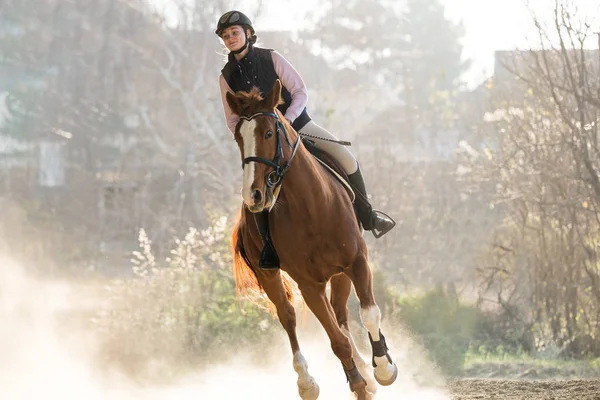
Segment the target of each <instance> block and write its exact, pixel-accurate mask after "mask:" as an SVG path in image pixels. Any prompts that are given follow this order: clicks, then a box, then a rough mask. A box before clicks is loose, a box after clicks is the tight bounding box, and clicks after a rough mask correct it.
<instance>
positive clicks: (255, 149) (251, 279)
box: [227, 80, 398, 400]
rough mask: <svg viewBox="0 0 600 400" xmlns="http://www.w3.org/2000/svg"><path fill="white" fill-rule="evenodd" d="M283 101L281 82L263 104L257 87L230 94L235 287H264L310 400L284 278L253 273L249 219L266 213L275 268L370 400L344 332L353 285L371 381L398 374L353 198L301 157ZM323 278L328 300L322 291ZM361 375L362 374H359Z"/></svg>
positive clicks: (254, 236)
mask: <svg viewBox="0 0 600 400" xmlns="http://www.w3.org/2000/svg"><path fill="white" fill-rule="evenodd" d="M280 95H281V83H280V82H279V80H277V81H276V82H275V84H274V86H273V88H272V89H271V91H270V92H269V93H268V94H267V95H266V96H265V97H264V98H263V97H261V95H260V93H259V91H258V89H256V88H255V89H253V90H252V91H250V92H248V93H245V92H238V93H236V94H235V95H234V94H231V93H227V103H228V104H229V106H230V107H231V109H232V111H233V112H234V113H235V114H236V115H239V117H240V122H239V123H238V125H237V127H236V130H235V140H236V142H237V144H238V146H239V148H240V152H241V158H242V163H243V168H244V173H243V188H242V197H243V204H242V210H241V214H240V218H239V220H238V222H237V225H236V226H235V228H234V230H233V236H232V251H233V254H234V273H235V278H236V285H237V288H238V290H242V291H246V290H248V289H256V290H259V291H264V293H266V295H267V296H268V298H269V299H270V300H271V302H272V303H273V304H274V306H275V308H276V311H277V316H278V317H279V321H280V322H281V324H282V325H283V328H284V329H285V330H286V332H287V334H288V336H289V340H290V345H291V347H292V353H293V357H294V358H293V365H294V370H295V371H296V372H297V373H298V392H299V394H300V397H301V398H302V399H303V400H309V399H311V400H312V399H316V398H317V397H318V396H319V386H318V385H317V384H316V382H315V380H314V378H313V377H312V376H311V375H310V374H309V373H308V365H307V363H306V360H305V359H304V357H303V355H302V353H301V352H300V346H299V344H298V338H297V336H296V314H295V311H294V307H293V305H292V303H291V299H292V297H291V295H292V293H291V286H290V285H291V282H289V281H288V278H287V277H286V276H285V275H282V274H281V271H280V270H279V269H262V268H259V267H258V260H259V256H260V253H261V250H262V247H263V243H262V239H261V236H260V234H259V231H258V228H257V226H256V223H255V221H254V217H253V215H252V213H256V212H261V211H263V210H265V209H268V210H270V213H269V230H270V234H271V238H272V242H273V244H274V246H275V248H276V249H277V253H278V254H279V258H280V260H281V270H283V271H285V272H286V273H287V274H288V275H289V277H291V278H292V279H293V280H294V281H295V282H296V284H297V286H298V289H299V290H300V292H301V294H302V297H303V298H304V301H305V303H306V304H307V305H308V307H309V308H310V309H311V311H312V312H313V313H314V315H315V316H316V317H317V319H318V320H319V322H320V323H321V324H322V325H323V328H324V329H325V331H326V332H327V335H328V336H329V338H330V340H331V348H332V350H333V353H334V354H335V355H336V356H337V357H338V358H339V359H340V361H341V362H342V365H343V368H344V372H345V373H346V376H347V378H348V381H349V384H350V389H351V390H352V391H353V392H354V393H355V396H356V397H357V398H358V399H359V400H362V399H369V398H371V396H372V394H373V393H374V392H375V387H374V386H375V383H374V382H373V380H372V379H371V377H370V372H369V369H368V364H367V363H366V362H365V361H364V360H363V359H362V357H361V356H360V354H359V352H358V350H357V348H356V345H355V344H354V341H353V339H352V336H351V335H350V331H349V329H348V308H347V302H348V297H349V295H350V291H351V289H352V284H354V288H355V291H356V294H357V296H358V299H359V301H360V317H361V321H362V323H363V325H364V326H365V327H366V329H367V330H368V332H369V339H370V341H371V347H372V350H373V359H372V364H373V367H374V376H375V379H376V380H377V382H379V383H380V384H381V385H391V384H392V383H393V382H394V381H395V380H396V377H397V375H398V368H397V367H396V365H395V364H394V363H393V361H392V358H391V357H390V355H389V354H388V349H387V345H386V343H385V338H384V336H383V335H382V334H381V331H380V320H381V313H380V311H379V307H378V306H377V304H376V303H375V298H374V296H373V286H372V273H371V269H370V267H369V264H368V252H367V246H366V244H365V241H364V240H363V237H362V232H361V228H360V226H359V224H358V222H357V219H356V216H355V212H354V208H353V205H352V199H351V198H350V196H349V195H348V193H347V192H346V189H345V188H344V187H343V186H342V185H341V184H340V183H339V182H338V181H336V179H335V178H334V177H333V175H332V174H330V173H329V172H328V171H327V170H326V169H325V168H324V167H323V166H322V165H321V164H320V163H319V162H318V160H317V159H315V157H313V155H312V154H310V153H309V152H308V150H307V149H306V148H305V146H304V145H303V144H302V141H301V138H300V136H299V135H298V133H297V132H296V131H294V129H293V128H292V127H291V125H290V124H289V122H288V121H287V120H286V119H285V118H284V117H283V115H282V114H281V113H280V112H279V110H278V109H277V108H276V107H277V105H278V104H280ZM284 180H285V182H284ZM328 282H330V283H331V299H328V298H327V295H326V290H325V289H326V286H327V283H328ZM361 373H362V374H361ZM366 374H369V376H363V375H366ZM365 377H366V378H367V380H368V381H369V384H367V381H366V380H365Z"/></svg>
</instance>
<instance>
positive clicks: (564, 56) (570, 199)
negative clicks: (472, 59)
mask: <svg viewBox="0 0 600 400" xmlns="http://www.w3.org/2000/svg"><path fill="white" fill-rule="evenodd" d="M552 11H553V12H552V15H553V18H552V20H551V22H550V26H551V28H550V29H547V28H546V27H545V26H544V24H543V23H542V21H541V20H540V19H539V18H537V17H536V16H534V23H535V24H536V26H537V28H538V30H539V34H540V44H541V49H538V50H533V49H532V50H530V51H522V52H502V53H498V54H497V58H498V63H499V65H501V66H502V68H500V70H499V71H497V73H496V75H495V77H494V80H493V83H492V85H493V88H492V91H491V93H490V94H491V99H492V105H493V108H492V110H491V112H490V113H488V114H487V116H486V119H487V121H489V123H490V124H492V125H493V127H494V128H495V130H494V132H495V136H494V139H493V140H492V142H493V143H496V146H495V147H492V148H489V149H487V151H486V154H487V157H480V159H479V160H480V161H482V160H483V161H484V162H483V163H481V164H480V165H481V166H482V167H483V169H482V170H480V172H482V173H483V175H482V176H481V178H482V180H484V181H492V182H494V183H495V184H496V190H497V192H496V200H497V202H498V204H499V205H501V207H502V208H503V209H504V210H505V212H506V213H507V219H506V221H505V224H504V226H503V227H502V228H501V229H499V230H498V231H497V239H496V243H495V246H494V247H493V248H492V249H491V250H490V258H489V260H488V264H487V268H484V269H483V270H482V272H483V277H484V284H485V286H484V287H483V294H484V297H487V298H489V296H492V297H493V298H494V300H495V301H496V302H497V303H498V304H499V305H500V306H501V307H502V308H503V309H504V310H505V311H507V310H510V314H511V318H512V319H513V321H517V322H518V323H520V324H522V326H523V327H525V329H527V330H529V331H530V332H531V333H533V334H534V336H535V338H536V340H537V343H538V347H539V348H543V347H547V346H549V345H554V346H558V348H560V349H562V350H564V351H565V352H566V353H569V354H571V355H582V354H584V353H594V354H600V345H598V339H599V338H600V322H599V321H600V311H599V310H600V267H599V264H598V247H597V240H598V238H599V237H600V218H599V214H598V212H599V207H600V185H599V182H600V181H599V178H598V174H599V170H598V165H600V164H599V163H600V153H599V152H598V150H599V149H598V128H597V124H596V121H597V120H598V105H599V104H600V82H599V81H598V79H597V77H598V76H599V72H600V70H599V67H600V58H599V57H600V43H599V46H598V48H596V49H593V50H592V49H590V48H587V47H586V46H587V43H588V41H589V39H590V38H594V39H595V40H598V39H600V36H598V34H597V33H594V32H593V31H592V28H591V26H590V24H589V23H588V22H587V21H586V16H584V15H581V14H578V13H577V12H575V11H574V10H573V9H571V8H570V6H569V3H568V2H561V1H558V0H557V1H555V2H554V6H553V10H552ZM553 37H556V41H555V40H553V39H551V38H553Z"/></svg>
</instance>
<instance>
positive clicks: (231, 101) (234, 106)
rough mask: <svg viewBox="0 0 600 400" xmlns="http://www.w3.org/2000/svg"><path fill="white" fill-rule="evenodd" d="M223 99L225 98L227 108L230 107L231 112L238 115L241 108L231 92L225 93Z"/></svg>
mask: <svg viewBox="0 0 600 400" xmlns="http://www.w3.org/2000/svg"><path fill="white" fill-rule="evenodd" d="M225 99H226V100H227V104H229V108H231V112H232V113H234V114H235V115H238V116H239V115H240V108H241V103H240V100H239V99H238V98H237V97H236V96H235V95H234V94H233V93H231V92H227V93H225Z"/></svg>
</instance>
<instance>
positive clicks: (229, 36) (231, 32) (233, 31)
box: [221, 25, 246, 51]
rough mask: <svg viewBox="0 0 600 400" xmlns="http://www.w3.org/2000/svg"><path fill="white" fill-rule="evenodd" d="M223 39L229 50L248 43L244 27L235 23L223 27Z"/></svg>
mask: <svg viewBox="0 0 600 400" xmlns="http://www.w3.org/2000/svg"><path fill="white" fill-rule="evenodd" d="M221 39H223V43H225V47H227V50H229V51H236V50H239V49H240V48H241V47H242V46H244V43H246V35H245V34H244V28H242V27H241V26H240V25H235V26H230V27H229V28H226V29H223V32H221Z"/></svg>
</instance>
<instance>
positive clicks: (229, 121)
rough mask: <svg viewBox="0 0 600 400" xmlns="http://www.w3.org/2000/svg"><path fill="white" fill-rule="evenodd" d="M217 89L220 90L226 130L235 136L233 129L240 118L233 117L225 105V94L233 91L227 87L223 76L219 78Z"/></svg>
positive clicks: (227, 105)
mask: <svg viewBox="0 0 600 400" xmlns="http://www.w3.org/2000/svg"><path fill="white" fill-rule="evenodd" d="M219 88H220V89H221V101H222V102H223V112H224V113H225V122H227V128H229V130H230V131H231V133H233V134H235V127H236V125H237V123H238V122H239V120H240V117H239V116H237V115H235V114H234V113H233V111H231V108H230V107H229V104H227V98H226V97H225V94H226V93H227V92H231V93H233V90H231V88H230V87H229V85H228V84H227V82H226V81H225V77H223V74H221V75H220V76H219Z"/></svg>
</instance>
